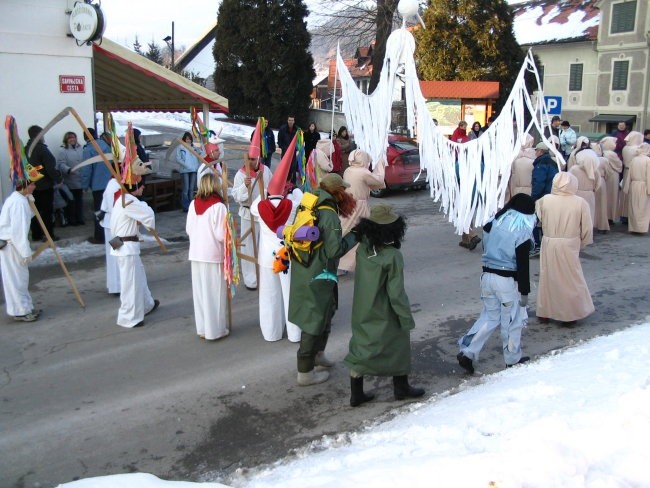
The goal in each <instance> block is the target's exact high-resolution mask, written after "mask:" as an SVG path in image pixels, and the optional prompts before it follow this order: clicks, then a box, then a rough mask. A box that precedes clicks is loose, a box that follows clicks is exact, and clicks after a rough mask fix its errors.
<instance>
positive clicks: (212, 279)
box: [185, 174, 230, 341]
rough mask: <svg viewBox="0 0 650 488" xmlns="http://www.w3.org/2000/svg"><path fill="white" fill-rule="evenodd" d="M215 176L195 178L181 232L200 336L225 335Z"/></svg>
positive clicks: (222, 230) (222, 215) (221, 213)
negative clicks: (185, 243) (186, 248)
mask: <svg viewBox="0 0 650 488" xmlns="http://www.w3.org/2000/svg"><path fill="white" fill-rule="evenodd" d="M219 188H220V185H219V180H218V178H217V176H216V175H214V174H206V175H204V176H203V177H202V178H201V179H200V180H199V187H198V190H197V193H196V198H195V199H194V200H192V202H191V203H190V206H189V209H188V212H187V221H186V224H185V232H187V235H188V236H189V238H190V250H189V260H190V262H191V264H192V300H193V302H194V322H195V324H196V333H197V335H198V336H199V338H200V339H202V340H206V341H214V340H217V339H221V338H223V337H226V336H227V335H228V334H229V333H230V331H229V330H228V326H227V317H226V311H227V298H228V297H227V291H228V284H227V283H226V281H225V279H224V275H223V259H224V247H225V242H224V241H225V237H226V219H227V209H226V206H225V205H224V203H223V198H222V196H221V194H220V193H219Z"/></svg>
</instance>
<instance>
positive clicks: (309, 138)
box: [304, 122, 320, 160]
mask: <svg viewBox="0 0 650 488" xmlns="http://www.w3.org/2000/svg"><path fill="white" fill-rule="evenodd" d="M304 137H305V158H306V159H307V160H309V155H310V154H311V152H312V151H313V150H314V149H316V143H317V142H318V141H320V132H318V129H317V128H316V122H310V123H309V127H307V132H305V134H304Z"/></svg>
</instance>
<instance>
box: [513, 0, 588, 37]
mask: <svg viewBox="0 0 650 488" xmlns="http://www.w3.org/2000/svg"><path fill="white" fill-rule="evenodd" d="M596 3H597V0H562V1H559V2H558V1H557V0H555V1H553V0H532V1H528V2H524V3H519V4H513V5H512V9H513V14H514V24H513V28H514V32H515V37H516V38H517V42H518V43H519V44H520V45H530V44H549V43H554V42H566V41H589V40H596V39H597V38H598V24H599V22H600V10H599V9H598V8H597V7H596Z"/></svg>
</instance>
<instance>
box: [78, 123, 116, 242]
mask: <svg viewBox="0 0 650 488" xmlns="http://www.w3.org/2000/svg"><path fill="white" fill-rule="evenodd" d="M88 132H89V133H90V135H92V136H93V138H95V141H96V142H97V145H98V146H99V148H100V149H101V150H102V151H103V153H104V154H109V155H110V154H112V150H111V146H110V142H109V141H110V134H108V133H107V132H104V133H103V134H102V136H101V137H100V138H99V139H97V133H96V132H95V129H93V128H92V127H88ZM84 140H85V141H86V145H85V146H84V149H83V160H84V161H85V160H86V159H88V158H92V157H94V156H97V155H98V154H97V151H96V150H95V146H93V145H92V144H91V142H90V140H89V139H88V136H87V135H86V134H85V133H84ZM112 177H113V175H112V174H111V171H110V170H109V169H108V168H107V167H106V165H105V164H104V162H103V161H99V162H97V163H93V164H89V165H88V166H84V167H83V168H81V187H82V188H83V189H84V190H88V189H90V190H91V191H92V192H93V213H96V212H98V211H99V210H100V207H101V204H102V197H103V196H104V190H105V189H106V185H107V184H108V182H109V181H110V179H111V178H112ZM94 223H95V230H94V233H93V236H92V237H91V238H89V239H88V242H90V243H92V244H104V228H103V227H102V226H101V225H100V224H99V221H98V220H97V219H94Z"/></svg>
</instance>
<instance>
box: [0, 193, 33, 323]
mask: <svg viewBox="0 0 650 488" xmlns="http://www.w3.org/2000/svg"><path fill="white" fill-rule="evenodd" d="M35 188H36V185H35V184H34V183H33V182H30V181H25V180H22V181H19V182H18V184H17V185H16V191H14V192H13V193H12V194H11V195H9V198H7V200H6V201H5V203H4V205H3V206H2V211H1V212H0V240H1V242H0V245H1V246H2V248H1V249H0V266H2V288H3V290H4V295H5V304H6V307H7V314H8V315H11V316H13V317H14V319H15V320H17V321H22V322H34V321H35V320H37V319H38V316H39V315H40V310H34V304H33V303H32V297H31V295H30V294H29V291H28V289H27V288H28V286H29V269H28V268H27V265H28V264H29V263H30V262H31V260H32V249H31V247H30V246H29V238H28V235H29V226H30V224H31V221H32V217H33V216H34V213H33V212H32V209H31V207H30V206H29V201H28V199H29V198H33V197H32V195H31V194H32V192H33V191H34V189H35Z"/></svg>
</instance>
